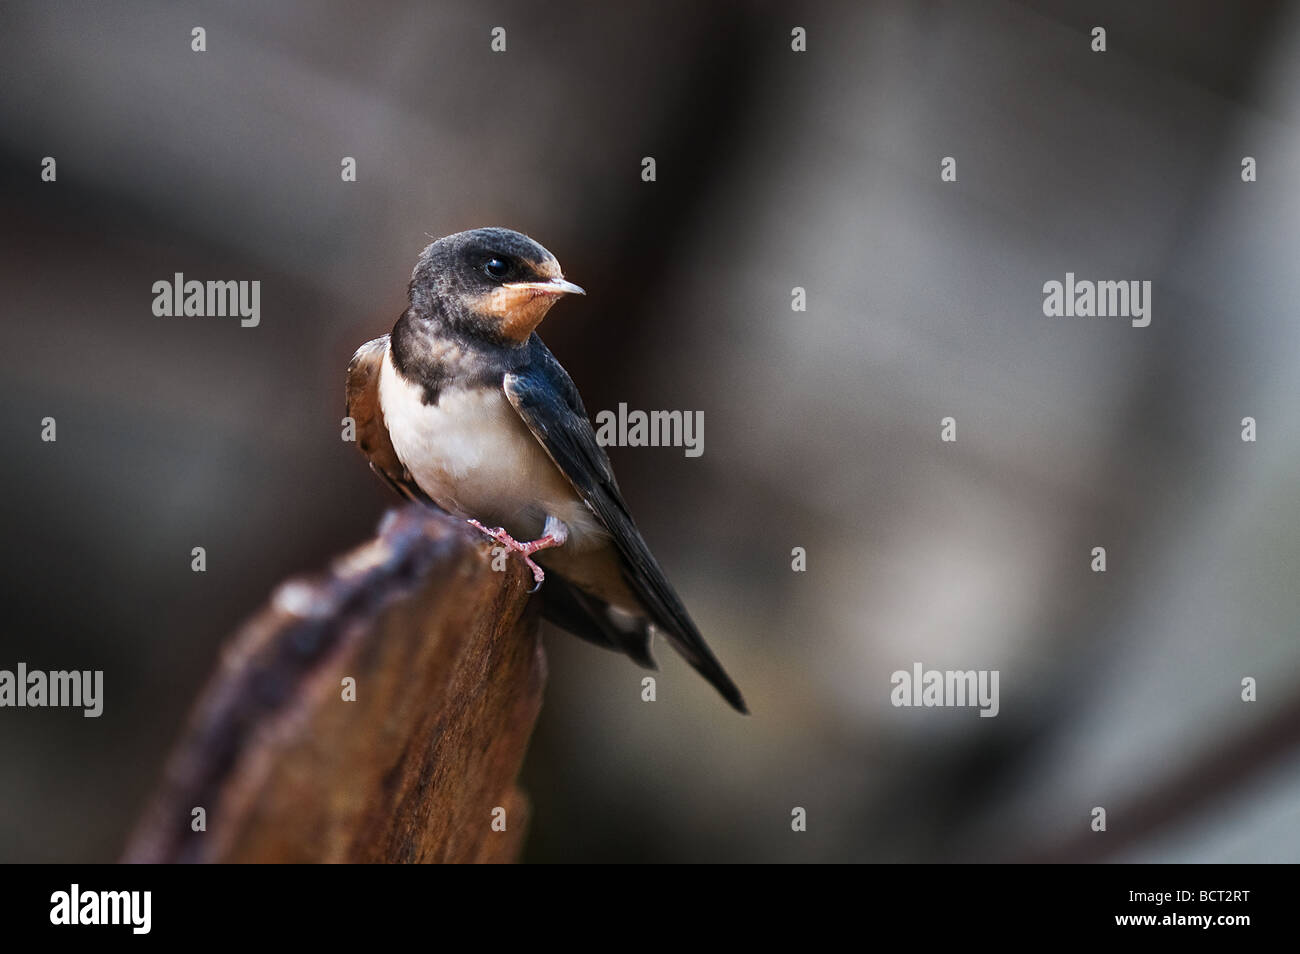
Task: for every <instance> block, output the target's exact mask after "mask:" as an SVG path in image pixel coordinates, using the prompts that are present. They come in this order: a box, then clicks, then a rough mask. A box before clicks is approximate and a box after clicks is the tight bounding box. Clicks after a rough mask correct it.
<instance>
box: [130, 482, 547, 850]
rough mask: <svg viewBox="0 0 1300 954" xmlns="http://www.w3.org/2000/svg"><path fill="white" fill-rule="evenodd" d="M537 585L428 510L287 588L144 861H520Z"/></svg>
mask: <svg viewBox="0 0 1300 954" xmlns="http://www.w3.org/2000/svg"><path fill="white" fill-rule="evenodd" d="M531 582H532V580H531V575H530V574H528V573H527V571H526V570H524V569H523V567H522V564H521V563H519V562H518V561H514V560H511V561H509V564H508V567H507V572H504V573H500V572H494V571H493V570H492V569H491V566H490V559H489V557H488V555H487V547H486V546H485V545H484V543H483V542H481V541H480V540H479V539H478V538H477V537H476V536H475V535H474V531H472V530H470V529H469V528H467V527H466V526H465V525H464V524H463V523H462V522H461V521H458V520H454V519H452V518H450V517H447V516H445V515H443V514H441V513H438V512H435V511H432V510H430V509H428V508H425V507H421V506H418V505H411V506H409V507H408V508H406V509H404V510H401V511H397V512H394V513H392V514H389V516H388V517H387V518H386V519H385V522H384V524H383V525H382V526H381V529H380V533H379V536H378V537H377V538H376V539H374V540H373V541H371V542H370V543H367V544H366V545H364V546H362V547H360V548H358V549H357V550H355V551H353V552H351V553H349V554H347V555H345V556H343V557H341V558H340V559H338V560H336V561H335V563H334V565H333V566H332V567H331V569H330V571H329V572H328V573H326V574H324V575H322V576H320V577H318V578H315V579H304V580H294V581H290V582H288V583H286V584H284V585H283V586H281V587H280V588H279V589H278V590H277V591H276V592H275V594H274V595H273V597H272V599H271V601H270V605H269V606H267V607H266V608H265V609H263V610H262V611H261V612H259V613H258V614H257V615H256V616H254V617H253V618H252V619H251V620H250V621H249V622H248V623H247V624H246V625H245V626H244V627H243V628H242V629H241V630H240V631H239V632H238V633H237V634H236V635H235V637H234V639H233V640H232V641H231V643H230V645H229V646H228V647H227V649H226V650H225V652H224V654H223V658H222V661H221V664H220V667H219V670H218V672H217V673H216V674H215V675H214V676H213V678H212V680H211V682H210V684H209V685H208V687H207V689H206V690H205V692H204V694H203V696H202V698H201V699H200V701H199V703H198V705H197V707H196V709H195V711H194V713H193V715H192V717H191V719H190V723H189V726H188V728H187V729H186V730H185V733H184V735H183V737H182V739H181V741H180V743H179V744H178V746H177V748H176V750H175V752H174V753H173V755H172V758H171V760H170V762H169V765H168V768H167V771H166V777H165V778H164V781H163V783H162V785H161V786H160V788H159V790H158V792H157V793H156V794H155V796H154V798H153V800H152V802H151V804H150V806H149V808H148V809H147V811H146V812H145V814H144V816H143V818H142V819H141V821H140V823H139V825H138V827H137V830H136V832H135V834H134V836H133V837H132V839H131V842H130V844H129V846H128V848H127V851H126V854H125V860H127V861H135V862H178V861H179V862H503V861H512V860H514V859H515V858H516V857H517V856H518V853H519V850H520V847H521V843H522V837H523V834H524V831H525V828H526V822H527V813H528V808H527V800H526V799H525V797H524V795H523V794H522V793H521V792H520V791H519V790H518V788H517V786H516V783H515V780H516V777H517V775H518V773H519V768H520V765H521V764H522V762H523V759H524V754H525V751H526V749H527V745H528V740H529V737H530V736H531V734H532V731H533V726H534V723H535V722H536V719H537V716H538V713H539V711H540V709H541V700H542V688H543V685H544V683H545V678H546V662H545V656H544V654H543V652H542V648H541V643H540V640H539V636H538V625H537V616H536V612H535V610H534V609H533V608H532V607H531V606H530V605H529V600H528V592H527V591H528V588H529V586H530V585H531ZM348 676H351V677H353V678H354V679H355V680H356V701H354V702H348V701H344V700H343V698H342V681H343V679H344V678H345V677H348ZM196 806H202V807H203V808H205V809H206V812H207V830H206V831H202V832H194V831H192V830H191V819H192V810H193V809H194V808H195V807H196ZM496 808H504V809H505V810H506V816H505V821H506V830H505V831H504V832H503V831H494V830H493V828H492V820H493V810H494V809H496Z"/></svg>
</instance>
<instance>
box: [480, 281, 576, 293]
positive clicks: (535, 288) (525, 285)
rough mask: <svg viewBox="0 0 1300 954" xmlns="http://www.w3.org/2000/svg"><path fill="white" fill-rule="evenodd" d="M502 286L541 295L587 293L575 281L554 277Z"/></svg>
mask: <svg viewBox="0 0 1300 954" xmlns="http://www.w3.org/2000/svg"><path fill="white" fill-rule="evenodd" d="M501 287H502V288H508V289H510V290H511V291H528V292H533V293H535V294H540V295H585V294H587V293H586V292H585V291H583V290H582V289H581V288H579V287H578V286H577V285H575V284H573V282H566V281H565V280H564V279H563V278H552V279H551V280H550V281H549V282H510V283H509V284H506V285H503V286H501Z"/></svg>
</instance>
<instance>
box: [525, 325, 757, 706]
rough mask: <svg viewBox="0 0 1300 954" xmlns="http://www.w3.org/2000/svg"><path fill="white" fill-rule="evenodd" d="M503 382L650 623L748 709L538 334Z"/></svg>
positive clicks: (727, 695) (579, 400)
mask: <svg viewBox="0 0 1300 954" xmlns="http://www.w3.org/2000/svg"><path fill="white" fill-rule="evenodd" d="M504 385H505V392H506V397H507V398H509V400H510V403H511V404H512V405H514V408H515V410H516V411H518V412H519V416H520V417H521V418H523V420H524V423H525V424H527V425H528V429H529V430H530V431H532V432H533V436H534V437H536V438H537V440H538V441H539V442H540V443H541V445H542V446H543V447H544V448H546V452H547V453H548V454H549V455H550V456H551V460H552V461H554V462H555V466H556V467H558V468H559V469H560V472H561V473H563V474H564V476H565V477H567V478H568V480H569V483H570V484H572V485H573V488H574V490H576V491H577V492H578V494H579V495H580V496H581V497H582V499H583V500H584V501H586V504H587V506H588V507H589V508H590V509H591V511H592V513H594V514H595V515H596V519H598V520H599V521H600V523H601V525H602V526H604V528H605V529H606V530H607V531H608V532H609V535H610V538H611V539H612V540H613V542H614V545H615V547H616V548H617V549H618V552H619V555H620V556H621V557H622V569H623V576H624V578H625V579H626V580H627V583H628V585H629V586H630V587H631V588H632V592H633V593H635V594H636V596H637V598H638V599H640V600H641V603H642V605H643V606H644V607H645V608H646V610H647V611H648V612H649V613H650V617H651V620H652V621H653V622H654V623H655V625H656V626H658V627H659V628H660V629H661V630H663V632H664V634H665V635H666V636H667V637H668V640H669V642H671V643H672V645H673V648H674V649H676V650H677V651H678V652H679V653H681V654H682V656H683V657H685V659H686V661H687V662H689V663H690V664H691V665H692V666H694V667H695V669H696V671H698V672H699V673H700V675H702V676H703V677H704V678H705V679H707V680H708V681H709V682H710V683H712V684H713V686H714V688H716V689H717V690H718V691H719V692H720V693H722V695H723V697H724V698H725V699H726V700H727V701H728V702H729V703H731V705H732V706H733V707H734V708H735V709H737V710H739V711H740V712H748V711H749V710H748V709H746V708H745V701H744V699H743V698H741V695H740V690H739V689H738V688H736V684H735V683H734V682H732V681H731V678H730V677H729V676H728V675H727V674H726V672H725V671H723V668H722V666H721V664H720V663H719V662H718V660H717V659H716V658H715V657H714V655H713V653H712V652H711V651H710V650H709V647H708V646H707V645H706V644H705V642H704V637H703V636H701V635H700V631H699V630H698V629H696V627H695V623H694V622H692V621H691V618H690V616H689V615H688V614H687V612H686V607H684V606H683V605H682V601H681V600H680V599H679V598H678V596H677V594H676V592H674V591H673V588H672V586H671V585H670V584H669V582H668V580H667V578H666V577H665V576H664V572H663V570H662V569H660V567H659V563H658V562H657V561H656V560H655V558H654V556H653V555H652V554H651V553H650V548H649V547H648V546H647V545H646V542H645V540H644V539H642V537H641V532H640V531H639V530H637V527H636V523H635V522H634V521H633V520H632V515H631V514H630V513H629V512H628V508H627V504H626V502H624V500H623V495H622V493H620V492H619V489H618V483H617V482H616V481H615V480H614V471H613V469H612V468H611V467H610V464H609V458H608V457H607V456H606V454H605V451H604V449H603V448H602V447H601V446H600V444H599V443H598V442H597V441H596V432H595V431H594V430H592V427H591V422H590V420H589V419H588V418H587V409H586V408H585V407H583V405H582V398H581V397H579V396H578V389H577V388H576V387H575V386H574V384H573V381H572V380H571V379H570V378H569V375H568V374H567V373H566V372H565V370H564V368H562V367H561V366H560V363H559V362H558V361H556V360H555V356H554V355H552V354H551V352H550V351H549V350H548V349H547V348H546V346H545V345H543V344H542V343H541V340H540V339H538V338H534V339H533V341H532V343H531V344H530V354H529V360H528V361H527V363H525V364H524V365H523V366H521V367H519V368H516V369H515V370H514V371H512V372H510V373H508V374H506V376H505V382H504Z"/></svg>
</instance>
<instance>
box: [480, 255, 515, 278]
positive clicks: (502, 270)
mask: <svg viewBox="0 0 1300 954" xmlns="http://www.w3.org/2000/svg"><path fill="white" fill-rule="evenodd" d="M483 271H485V272H487V273H488V274H489V275H491V276H492V277H493V278H505V277H506V276H507V275H508V274H510V263H509V262H508V261H506V260H505V259H504V258H489V259H488V260H487V264H486V265H484V266H483Z"/></svg>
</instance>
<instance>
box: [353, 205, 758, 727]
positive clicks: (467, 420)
mask: <svg viewBox="0 0 1300 954" xmlns="http://www.w3.org/2000/svg"><path fill="white" fill-rule="evenodd" d="M585 294H586V292H585V291H584V290H583V289H582V288H580V287H578V286H577V285H575V284H574V283H572V282H570V281H569V280H568V279H566V278H565V277H564V273H563V271H562V270H561V268H560V263H559V262H558V261H557V260H556V257H555V256H554V255H552V254H551V253H550V252H549V251H547V250H546V249H545V248H544V247H543V246H541V245H540V244H539V243H537V242H536V241H534V240H533V239H531V238H529V237H528V236H526V235H524V234H522V233H520V232H516V231H514V230H511V229H506V228H495V227H494V228H479V229H472V230H470V231H466V232H457V233H456V234H454V235H448V236H446V237H444V238H440V239H437V240H436V241H434V242H432V243H430V244H429V245H428V246H427V247H426V248H425V249H424V250H423V251H422V252H421V253H420V255H419V258H418V259H417V261H416V264H415V268H414V269H413V271H412V273H411V281H410V284H409V286H408V298H409V305H408V307H407V308H406V310H405V311H403V312H402V315H401V317H400V318H398V320H397V322H396V324H395V325H394V326H393V329H392V331H391V332H390V333H389V334H387V335H383V336H381V337H379V338H375V339H374V340H372V341H368V342H366V343H365V344H363V345H362V346H361V347H360V348H358V349H357V351H356V354H355V355H353V357H352V361H351V362H350V364H349V365H348V372H347V387H346V394H347V411H346V413H347V415H348V417H349V418H351V419H352V421H353V422H354V425H355V434H356V444H357V446H358V448H359V449H360V450H361V452H362V453H363V454H364V455H365V456H366V458H367V459H368V460H369V462H370V467H371V469H372V470H374V472H375V473H376V474H378V475H379V477H380V478H382V479H383V480H384V481H385V482H386V483H387V484H388V485H389V486H390V487H391V488H392V489H393V490H394V491H396V492H397V493H398V494H401V495H402V496H403V497H406V498H408V499H410V500H413V501H417V502H419V503H422V504H425V505H431V506H433V507H436V508H438V509H440V510H443V511H445V512H447V513H449V514H451V515H453V516H455V517H458V518H460V519H463V520H465V521H466V522H468V523H469V524H471V525H472V526H474V527H475V528H477V529H478V530H479V531H481V532H482V533H484V534H486V535H487V536H488V537H490V538H491V539H492V540H493V541H495V542H496V543H497V544H499V545H500V546H502V547H504V548H505V549H506V550H507V551H509V552H513V553H518V554H519V555H520V556H521V557H522V558H523V560H524V561H525V562H526V564H527V566H528V568H529V569H530V570H531V571H532V572H533V578H534V581H535V587H534V589H538V588H540V593H539V596H540V598H541V600H542V615H543V617H544V618H545V619H547V620H549V621H550V622H552V623H554V624H556V625H558V626H560V627H561V628H563V629H566V630H568V631H570V632H572V633H574V634H575V635H577V636H580V637H582V638H583V639H586V640H588V641H590V642H593V643H596V644H597V645H600V646H604V647H606V648H609V649H613V650H616V651H621V652H623V653H625V654H626V655H627V656H629V657H630V658H631V659H632V660H633V661H634V662H636V663H638V664H639V665H641V666H642V667H645V668H647V669H657V668H658V666H657V664H656V662H655V659H654V656H653V655H652V651H651V649H652V643H653V638H654V635H655V634H656V633H659V634H662V635H663V636H664V637H665V638H666V639H667V641H668V642H669V644H670V645H671V646H672V647H673V648H674V649H675V650H676V651H677V652H678V653H680V654H681V655H682V657H683V658H685V659H686V661H687V662H688V663H689V664H690V665H691V666H692V667H693V668H694V669H695V670H696V671H697V672H699V673H700V675H702V676H703V677H704V678H705V679H706V680H707V681H708V682H709V683H710V684H712V685H713V687H714V688H715V689H717V690H718V692H719V693H720V694H721V695H722V697H723V698H724V699H725V700H726V701H727V702H728V703H729V704H730V705H731V706H732V708H734V709H735V710H737V711H738V712H741V713H745V714H748V711H749V710H748V708H747V707H746V705H745V701H744V698H743V697H742V695H741V692H740V689H739V688H738V687H737V686H736V684H735V683H734V682H733V681H732V679H731V677H730V676H728V675H727V673H726V671H725V670H724V669H723V668H722V665H721V663H719V662H718V660H717V658H716V657H715V656H714V654H713V652H712V651H711V650H710V649H709V647H708V645H707V644H706V643H705V641H704V637H703V636H702V635H701V634H700V631H699V629H698V627H697V626H696V625H695V623H694V621H693V620H692V619H691V617H690V614H689V613H688V612H687V611H686V607H685V606H684V605H683V603H682V601H681V598H680V597H679V596H678V595H677V592H676V591H675V590H674V589H673V587H672V585H671V584H670V583H669V582H668V578H667V576H666V575H665V574H664V571H663V569H662V567H660V565H659V562H658V561H657V560H656V559H655V557H654V555H653V554H652V553H651V552H650V548H649V546H648V545H647V544H646V542H645V539H644V537H643V536H642V535H641V531H640V530H639V529H638V528H637V525H636V522H635V520H633V518H632V515H631V512H630V511H629V509H628V505H627V502H626V501H625V500H624V498H623V494H622V491H620V490H619V486H618V482H617V480H616V479H615V477H614V471H613V468H612V467H611V465H610V461H609V457H608V455H607V454H606V453H605V450H604V448H603V447H601V445H600V443H599V442H598V441H597V438H596V434H595V431H594V430H593V428H592V425H591V421H590V418H589V417H588V415H587V410H586V408H585V407H584V406H583V403H582V398H581V396H580V395H579V394H578V389H577V387H576V386H575V385H574V383H573V380H572V379H571V378H570V377H569V374H568V372H566V371H565V370H564V368H563V367H562V366H561V365H560V362H559V361H558V360H557V359H556V358H555V356H554V355H553V354H552V353H551V351H550V349H548V348H547V347H546V345H545V344H544V343H543V342H542V339H541V338H540V337H538V334H537V330H536V329H537V326H538V325H539V324H540V323H541V321H542V319H543V318H544V317H545V316H546V314H547V312H548V311H550V309H551V307H552V306H553V305H554V304H555V303H556V302H557V301H559V300H560V299H561V298H563V297H565V296H567V295H585Z"/></svg>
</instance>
